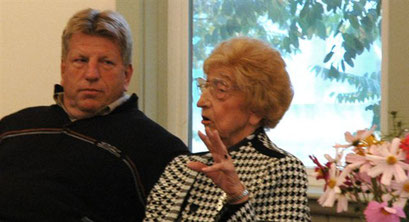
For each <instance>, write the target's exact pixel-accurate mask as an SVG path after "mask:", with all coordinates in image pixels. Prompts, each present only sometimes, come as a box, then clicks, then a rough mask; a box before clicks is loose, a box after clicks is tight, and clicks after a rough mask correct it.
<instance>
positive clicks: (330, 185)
mask: <svg viewBox="0 0 409 222" xmlns="http://www.w3.org/2000/svg"><path fill="white" fill-rule="evenodd" d="M336 184H337V181H336V180H334V179H330V180H329V181H328V186H329V187H330V188H331V189H332V188H334V187H335V185H336Z"/></svg>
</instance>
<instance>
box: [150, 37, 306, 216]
mask: <svg viewBox="0 0 409 222" xmlns="http://www.w3.org/2000/svg"><path fill="white" fill-rule="evenodd" d="M204 72H205V73H206V75H207V79H206V80H205V79H198V85H199V87H200V89H201V90H202V95H201V97H200V99H199V101H198V103H197V106H198V107H200V108H202V117H203V120H202V124H203V125H204V126H205V131H206V134H203V133H201V132H199V136H200V138H201V139H202V140H203V142H204V143H205V144H206V146H207V147H208V149H209V151H210V152H208V153H203V154H195V155H182V156H179V157H176V158H175V159H174V160H173V161H172V162H171V163H170V164H169V165H168V166H167V168H166V170H165V172H164V173H163V174H162V176H161V178H160V179H159V181H158V182H157V184H156V185H155V187H154V188H153V190H152V192H151V194H150V196H149V198H148V205H147V209H146V218H145V221H201V222H203V221H310V215H309V208H308V205H307V195H306V191H307V175H306V172H305V168H304V166H303V164H302V163H301V161H300V160H298V159H297V158H296V157H294V156H293V155H291V154H289V153H287V152H286V151H284V150H282V149H280V148H278V147H277V146H276V145H275V144H273V143H272V142H271V141H270V139H269V138H268V136H267V135H266V133H265V131H264V129H265V128H274V127H275V126H276V125H277V123H278V122H279V121H280V119H281V118H282V116H283V115H284V113H285V112H286V111H287V109H288V107H289V105H290V103H291V100H292V97H293V91H292V87H291V82H290V79H289V76H288V74H287V72H286V70H285V63H284V61H283V59H282V58H281V56H280V53H279V52H277V51H276V50H274V49H272V48H271V47H270V46H269V45H268V44H266V43H264V42H262V41H260V40H256V39H251V38H247V37H239V38H233V39H230V40H228V41H225V42H222V43H221V44H220V45H219V46H218V47H217V48H215V49H214V51H213V52H212V54H211V55H210V56H209V57H208V58H207V59H206V61H205V63H204Z"/></svg>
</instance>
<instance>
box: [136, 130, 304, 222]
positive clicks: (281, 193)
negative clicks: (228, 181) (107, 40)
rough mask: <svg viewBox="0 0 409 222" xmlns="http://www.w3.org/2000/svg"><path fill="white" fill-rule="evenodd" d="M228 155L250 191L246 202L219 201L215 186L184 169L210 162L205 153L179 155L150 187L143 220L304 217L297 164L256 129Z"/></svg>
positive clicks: (220, 196)
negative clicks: (192, 162)
mask: <svg viewBox="0 0 409 222" xmlns="http://www.w3.org/2000/svg"><path fill="white" fill-rule="evenodd" d="M229 153H230V155H231V156H232V158H233V160H234V164H235V166H236V171H237V173H238V174H239V177H240V179H241V181H242V182H243V184H245V186H246V187H247V189H248V190H249V192H250V200H249V201H247V202H246V203H244V204H241V205H240V206H239V207H237V206H236V205H228V204H225V196H226V195H225V193H224V192H223V191H222V190H221V189H220V188H218V187H217V186H216V185H214V184H213V182H212V181H211V180H210V179H209V178H207V177H206V176H205V175H204V174H202V173H197V172H195V171H193V170H190V169H189V168H187V167H186V163H188V162H189V161H201V162H203V163H207V164H211V163H212V157H211V154H210V153H204V154H199V155H182V156H179V157H176V158H175V159H174V160H173V161H172V162H171V163H170V164H169V165H168V166H167V168H166V170H165V172H164V173H163V174H162V176H161V178H160V179H159V181H158V182H157V184H156V185H155V186H154V188H153V190H152V191H151V193H150V195H149V197H148V204H147V208H146V218H145V220H144V221H161V222H163V221H200V222H207V221H217V220H218V221H239V222H244V221H310V214H309V207H308V201H307V174H306V172H305V168H304V166H303V164H302V163H301V161H300V160H298V159H297V158H296V157H294V156H293V155H291V154H289V153H287V152H285V151H283V150H282V149H280V148H277V147H276V146H275V145H274V144H272V143H271V141H270V140H269V139H268V137H267V135H266V133H265V132H264V130H263V129H262V128H260V129H258V130H257V131H256V132H255V133H254V134H253V135H250V136H248V137H247V138H245V139H244V140H243V141H241V142H240V143H239V144H237V145H235V146H233V147H231V148H229ZM221 214H223V215H221ZM216 218H222V219H216Z"/></svg>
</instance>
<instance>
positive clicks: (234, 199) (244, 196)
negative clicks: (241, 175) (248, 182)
mask: <svg viewBox="0 0 409 222" xmlns="http://www.w3.org/2000/svg"><path fill="white" fill-rule="evenodd" d="M243 188H244V189H243V191H242V192H241V193H240V194H238V195H234V196H227V199H226V203H228V204H240V203H244V202H246V201H247V200H248V199H249V191H248V190H247V189H246V188H245V187H244V186H243Z"/></svg>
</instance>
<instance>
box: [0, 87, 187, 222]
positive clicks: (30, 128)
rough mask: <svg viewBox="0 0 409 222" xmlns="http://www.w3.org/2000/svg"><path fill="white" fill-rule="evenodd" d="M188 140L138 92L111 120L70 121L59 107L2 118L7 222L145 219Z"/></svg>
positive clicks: (0, 200)
mask: <svg viewBox="0 0 409 222" xmlns="http://www.w3.org/2000/svg"><path fill="white" fill-rule="evenodd" d="M186 152H187V148H186V146H185V145H184V143H183V142H182V141H181V140H179V139H178V138H176V137H175V136H173V135H171V134H170V133H169V132H167V131H166V130H165V129H164V128H162V127H161V126H159V125H158V124H156V123H154V122H153V121H152V120H150V119H149V118H147V117H146V116H145V115H144V114H143V113H142V112H141V111H140V110H138V106H137V96H136V95H135V94H134V95H132V96H131V98H130V99H129V100H128V101H126V102H125V103H124V104H122V105H120V106H119V107H117V108H116V109H115V110H113V111H112V112H111V113H110V114H108V115H106V116H95V117H92V118H88V119H82V120H77V121H74V122H71V121H70V119H69V117H68V115H67V114H66V113H65V112H64V110H63V109H62V108H61V107H59V106H58V105H51V106H42V107H33V108H27V109H24V110H21V111H19V112H17V113H14V114H11V115H9V116H6V117H4V118H3V119H2V120H1V121H0V221H121V222H122V221H123V222H126V221H140V220H141V219H142V218H143V216H144V207H145V199H146V196H147V194H148V193H149V191H150V190H151V188H152V186H153V185H154V184H155V182H156V180H157V179H158V178H159V176H160V174H161V173H162V171H163V169H164V167H165V166H166V164H167V163H168V162H169V161H170V160H172V159H173V158H174V157H175V156H177V155H179V154H182V153H186Z"/></svg>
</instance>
